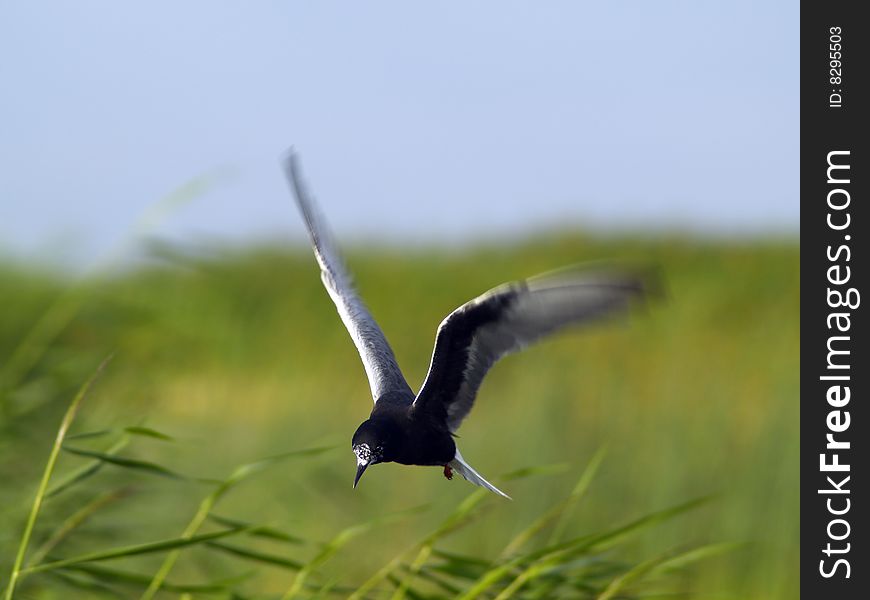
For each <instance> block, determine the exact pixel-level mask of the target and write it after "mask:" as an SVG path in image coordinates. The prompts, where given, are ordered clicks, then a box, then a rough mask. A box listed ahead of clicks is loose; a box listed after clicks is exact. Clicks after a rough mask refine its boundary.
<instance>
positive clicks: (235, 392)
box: [0, 235, 800, 598]
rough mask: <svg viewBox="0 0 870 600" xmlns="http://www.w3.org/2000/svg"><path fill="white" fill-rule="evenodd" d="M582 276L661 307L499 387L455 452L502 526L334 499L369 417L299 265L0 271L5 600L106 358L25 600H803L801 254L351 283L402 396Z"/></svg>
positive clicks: (174, 254)
mask: <svg viewBox="0 0 870 600" xmlns="http://www.w3.org/2000/svg"><path fill="white" fill-rule="evenodd" d="M599 258H607V259H628V260H635V261H638V260H640V261H643V262H646V263H651V264H654V265H657V266H658V267H660V268H661V270H662V272H663V274H664V276H665V280H666V297H665V299H663V300H662V301H659V302H658V303H656V304H655V305H652V306H650V307H649V308H648V309H647V310H642V311H638V312H636V313H635V314H634V315H633V316H632V317H631V318H630V319H628V320H627V321H625V322H618V323H614V324H610V325H606V326H602V327H595V328H593V329H588V330H584V331H578V332H577V333H573V334H567V335H562V336H559V337H557V338H556V339H553V340H550V341H547V342H545V343H543V344H541V345H539V346H537V347H535V348H533V349H530V350H528V351H527V352H524V353H522V354H520V355H516V356H512V357H508V358H507V359H505V360H504V361H503V362H502V363H499V364H498V365H497V366H496V367H495V368H494V369H493V371H492V372H491V374H490V375H489V377H488V378H487V380H486V382H485V383H484V386H483V388H482V390H481V394H480V397H479V401H478V403H477V406H476V407H475V410H474V412H473V413H472V415H471V417H470V418H469V419H468V420H467V421H466V423H465V425H464V426H463V429H462V431H461V432H460V434H461V436H462V437H461V438H460V440H459V442H460V445H461V447H462V450H463V454H464V455H465V456H466V457H467V458H468V459H469V460H470V461H471V463H472V464H473V465H475V467H476V468H478V469H479V470H480V471H481V472H482V473H483V474H484V475H485V476H493V477H494V478H495V479H498V480H499V482H500V483H502V484H503V485H500V487H502V488H503V489H505V490H506V491H507V492H508V493H510V494H511V495H512V496H513V497H514V501H513V502H506V501H502V500H500V499H498V498H495V497H490V496H487V495H482V494H479V493H477V492H476V491H475V490H474V488H472V487H471V486H469V485H468V484H467V483H466V482H464V481H461V480H454V481H452V482H447V481H445V480H444V479H443V477H441V476H440V473H439V472H438V471H437V470H436V469H424V468H406V467H401V466H398V465H384V466H379V467H376V468H374V469H372V470H371V472H369V473H367V474H366V479H365V480H364V481H363V482H362V484H361V485H360V487H359V488H358V489H357V490H352V489H351V485H350V484H351V481H352V477H353V466H354V463H353V457H352V454H351V453H350V450H349V439H350V435H351V433H352V432H353V430H354V428H355V427H356V425H357V424H358V423H359V422H360V421H361V420H362V419H363V418H365V416H366V414H367V412H368V410H369V409H370V402H371V401H370V398H369V396H368V385H367V383H366V381H365V375H364V372H363V370H362V367H361V365H360V364H359V359H358V357H357V355H356V352H355V349H354V348H353V346H352V344H351V343H350V340H349V338H348V337H347V334H346V332H345V331H344V330H343V328H342V326H341V323H340V321H339V320H338V318H337V315H336V314H335V310H334V308H333V307H332V305H331V303H330V302H329V300H328V297H327V296H326V294H325V292H324V291H323V290H322V288H321V287H320V282H319V279H318V277H317V272H316V267H315V266H314V262H313V259H312V258H311V257H310V256H309V254H308V251H307V250H304V249H299V251H295V252H287V251H283V250H278V249H270V248H261V249H253V250H247V251H212V252H210V253H207V254H203V253H199V254H197V253H193V252H182V251H166V250H165V249H164V252H163V254H162V255H161V256H160V257H159V258H158V259H156V260H155V261H153V264H152V265H151V266H147V267H143V268H140V269H138V270H136V271H133V272H129V273H124V274H120V275H114V276H112V277H104V278H102V279H100V278H97V277H91V278H90V279H89V280H88V281H86V282H84V283H74V282H72V281H69V280H67V279H65V278H64V277H62V276H60V275H57V274H53V273H50V272H40V271H36V270H34V269H32V268H23V267H21V266H17V267H16V266H11V265H7V266H5V267H3V266H0V287H2V289H3V294H2V295H0V382H2V386H0V428H2V431H0V478H2V481H4V483H5V482H10V485H3V486H0V587H4V586H5V585H6V584H7V574H8V573H11V572H12V571H13V562H15V556H16V551H17V549H18V548H19V547H20V545H21V542H22V531H24V526H25V523H26V522H27V515H28V513H29V511H30V510H31V507H33V506H34V504H33V502H34V497H35V496H36V491H35V490H36V489H37V486H38V484H39V479H40V476H41V474H42V473H44V472H46V470H45V467H46V460H47V458H48V456H49V453H50V451H51V447H52V441H53V440H54V439H55V437H56V433H57V429H58V424H59V423H61V421H62V419H63V414H64V412H65V411H66V410H67V408H68V407H69V403H70V400H71V399H72V398H73V397H74V396H75V394H76V390H77V389H79V387H80V386H81V384H82V382H83V381H85V380H87V379H88V377H89V376H90V374H91V373H92V372H93V370H94V368H95V366H96V365H97V364H98V363H99V362H100V361H101V360H102V358H103V357H104V356H106V355H107V354H109V353H110V352H114V353H115V358H114V359H113V361H112V363H111V365H110V366H109V367H108V368H107V369H106V370H105V371H104V373H103V374H102V376H101V379H100V381H99V382H98V383H97V385H96V386H95V389H93V390H92V391H91V393H90V396H89V397H88V398H87V399H86V401H85V403H84V406H83V407H82V409H81V411H80V413H79V416H78V418H77V421H76V423H75V424H74V425H73V428H72V429H71V430H70V433H69V434H68V436H67V439H66V441H65V442H64V445H63V448H64V451H61V452H60V455H59V457H58V460H57V465H56V466H55V467H54V474H53V476H52V477H51V480H50V481H47V483H46V485H47V487H44V488H43V489H42V493H41V494H40V497H42V504H43V506H42V509H41V510H40V512H39V518H38V519H37V520H36V521H35V526H34V527H33V530H32V535H31V536H30V538H31V539H30V540H29V547H30V551H29V552H28V553H27V554H26V555H24V557H23V559H22V560H23V563H22V565H21V567H22V569H23V570H22V571H21V573H22V575H21V576H20V579H19V582H18V585H17V589H18V590H20V593H21V597H46V598H51V597H70V594H74V593H78V595H80V596H81V597H90V595H96V594H111V593H116V594H119V595H120V596H121V597H139V596H140V595H142V594H145V597H151V594H153V595H154V597H162V596H161V594H162V595H163V596H166V597H171V596H173V595H174V596H178V595H180V594H185V593H190V594H193V595H194V596H196V597H199V595H200V594H204V593H209V594H212V595H214V596H216V597H227V595H228V594H229V591H228V590H234V593H237V594H238V595H239V596H238V597H275V598H280V597H314V596H316V595H317V594H319V593H322V594H323V595H328V596H331V597H344V596H347V595H349V594H350V593H351V592H352V591H353V590H355V589H358V588H359V586H363V593H364V594H365V595H362V594H361V595H360V596H359V597H407V598H412V597H428V596H431V595H439V594H440V595H441V596H443V597H454V596H461V595H463V594H465V595H466V597H475V594H479V595H478V596H476V597H482V598H495V597H498V596H499V594H501V597H507V596H508V595H510V594H512V593H514V592H516V594H517V595H519V596H522V597H541V598H546V597H558V596H559V595H560V594H564V593H567V592H566V590H571V593H572V594H574V595H575V596H576V597H596V596H601V597H604V598H619V597H626V596H632V597H634V596H644V597H648V596H651V595H654V594H659V593H665V592H679V593H683V594H684V595H685V594H688V595H689V597H704V598H709V597H718V598H745V597H753V598H791V597H794V596H796V595H797V593H798V581H797V578H796V577H795V576H794V573H796V572H797V566H798V545H799V531H798V514H799V503H798V500H797V494H796V490H797V488H798V482H799V473H798V466H799V463H798V445H799V437H798V424H799V417H798V402H799V388H798V368H799V359H798V356H799V329H798V324H797V323H798V312H799V307H800V298H799V249H798V246H797V244H796V242H792V241H788V240H783V241H770V242H764V243H762V242H757V241H746V242H739V243H738V242H709V243H701V242H698V241H695V240H691V239H684V238H678V237H671V238H631V237H625V238H618V239H596V238H588V237H583V236H575V235H570V236H559V237H555V238H552V239H549V240H546V241H543V240H532V241H528V242H525V243H521V244H517V245H513V246H491V247H483V248H473V249H469V250H468V251H467V252H461V253H460V252H451V253H446V252H443V251H438V250H428V249H427V250H423V249H418V250H414V251H408V252H404V251H403V252H398V251H390V250H385V249H367V250H360V251H357V252H350V253H349V265H350V267H351V269H352V270H353V271H354V272H355V274H356V279H357V283H358V287H359V288H360V290H361V292H362V294H363V295H364V297H365V298H366V300H367V302H368V304H369V306H370V308H371V309H372V312H373V313H374V314H375V316H376V317H377V318H378V319H379V321H380V322H381V324H382V327H383V328H384V330H385V332H386V334H387V336H388V337H389V338H390V340H391V342H392V344H393V347H394V350H395V352H396V355H397V357H398V359H399V362H400V363H401V365H402V366H403V368H404V369H405V371H406V374H407V376H408V379H409V382H410V383H411V385H412V386H414V387H416V386H418V385H419V383H420V382H421V381H422V379H423V376H424V375H425V370H426V368H427V366H428V360H429V353H430V352H431V344H432V341H433V339H434V333H435V328H436V327H437V325H438V323H439V322H440V320H441V319H442V318H443V317H444V316H445V315H446V314H447V312H449V311H450V310H452V309H453V308H455V307H456V306H458V305H459V304H461V303H462V302H464V301H465V300H467V299H469V298H470V297H472V296H473V295H475V294H477V293H479V292H482V291H484V290H485V289H487V288H489V287H491V286H493V285H495V284H498V283H501V282H502V281H506V280H509V279H514V278H519V277H523V276H528V275H532V274H535V273H538V272H541V271H546V270H549V269H552V268H554V267H558V266H562V265H565V264H571V263H576V262H578V261H583V260H593V259H599ZM46 314H48V315H51V314H59V315H62V316H63V319H62V320H61V321H62V322H60V326H57V327H55V326H52V327H50V328H47V329H45V331H46V332H47V333H45V332H43V333H41V334H39V335H38V336H37V339H35V342H33V341H32V342H28V341H27V340H28V339H30V340H34V327H37V328H39V327H40V325H38V324H39V323H40V322H44V320H45V319H46ZM41 327H43V328H45V325H42V326H41ZM37 332H39V330H38V329H37ZM28 343H32V344H33V346H32V347H27V344H28ZM16 356H17V357H25V358H27V360H23V359H21V358H18V359H16V360H15V361H14V364H13V367H14V369H6V370H4V366H5V365H8V363H9V361H8V359H9V358H10V357H16ZM336 373H338V374H340V376H336ZM87 432H92V433H93V434H94V435H82V434H83V433H87ZM324 446H338V448H337V449H335V450H333V451H330V452H325V453H313V454H312V455H311V456H306V457H304V459H303V458H301V457H299V459H296V458H293V459H292V460H279V459H277V458H272V459H266V461H265V462H261V461H262V460H263V457H280V456H283V455H285V454H286V453H288V452H294V451H297V450H300V449H305V448H321V447H324ZM602 447H607V452H606V456H604V458H603V459H602V458H601V457H602V456H603V455H602V454H599V453H598V452H599V450H600V449H601V448H602ZM287 458H292V457H287ZM554 464H558V465H560V467H559V468H555V467H554V468H549V469H544V470H543V472H540V471H538V470H534V469H532V470H531V471H528V472H526V473H525V474H526V475H527V476H526V477H519V478H514V479H510V478H508V477H501V478H500V477H499V474H508V473H510V472H512V471H516V470H517V469H521V468H526V467H533V466H535V465H554ZM237 465H248V467H244V468H241V470H237ZM253 465H259V466H257V467H254V466H253ZM240 472H241V473H243V474H244V476H239V475H238V474H239V473H240ZM584 474H585V475H584ZM234 477H236V479H234ZM227 482H232V483H231V484H227ZM237 484H238V485H237ZM222 485H230V487H231V488H232V489H231V490H230V488H223V489H224V491H223V492H219V490H221V489H222V488H221V486H222ZM226 492H231V493H226ZM711 494H712V495H713V496H714V498H713V499H712V500H711V501H709V502H707V503H705V504H704V505H703V506H699V507H697V508H693V509H692V510H689V508H688V507H687V506H686V503H687V502H690V501H691V500H692V499H694V498H699V497H706V496H709V495H711ZM218 501H219V502H218ZM420 507H426V508H425V510H419V508H420ZM673 507H685V508H686V510H681V511H679V515H672V514H671V513H670V512H668V511H670V510H671V509H673ZM457 511H458V512H457ZM463 511H466V512H463ZM665 517H675V518H672V519H671V518H665ZM633 524H639V525H633ZM445 528H446V529H445ZM623 530H625V531H626V534H625V535H621V534H620V532H622V531H623ZM629 534H631V535H629ZM211 535H214V536H220V537H216V538H209V537H203V536H211ZM433 536H434V537H433ZM608 536H611V537H608ZM602 537H603V538H604V539H603V541H602V540H601V538H602ZM596 539H598V540H599V541H597V542H596ZM191 540H194V542H191ZM611 542H612V543H611ZM173 544H179V545H173ZM143 548H144V549H146V550H148V549H151V550H149V551H146V552H140V551H141V550H142V549H143ZM131 549H136V552H135V553H131ZM726 550H727V551H726ZM113 552H115V553H116V554H114V555H113V554H111V553H113ZM117 552H120V554H117ZM106 553H109V554H110V556H112V558H110V559H106V558H100V559H99V560H93V559H88V560H86V561H81V560H79V559H81V558H82V557H88V556H91V557H93V556H94V555H96V556H97V557H100V556H103V557H105V555H106ZM34 558H36V559H38V560H36V561H34V562H30V561H33V560H34ZM52 563H54V564H55V565H57V564H60V565H66V566H61V567H48V565H51V564H52ZM40 565H41V566H40ZM27 569H30V571H28V570H27ZM149 587H150V590H151V591H148V590H149ZM158 588H159V590H161V591H157V590H158ZM366 590H367V591H366ZM560 590H561V591H560ZM581 594H585V595H581ZM536 595H537V596H536ZM16 597H18V594H16Z"/></svg>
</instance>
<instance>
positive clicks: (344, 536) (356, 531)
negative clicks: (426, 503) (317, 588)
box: [281, 507, 426, 600]
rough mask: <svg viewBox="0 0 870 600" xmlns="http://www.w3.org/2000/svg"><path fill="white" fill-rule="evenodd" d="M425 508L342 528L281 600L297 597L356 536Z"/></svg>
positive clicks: (295, 578)
mask: <svg viewBox="0 0 870 600" xmlns="http://www.w3.org/2000/svg"><path fill="white" fill-rule="evenodd" d="M425 509H426V507H416V508H411V509H409V510H405V511H402V512H398V513H394V514H392V515H386V516H383V517H377V518H374V519H371V520H369V521H365V522H363V523H360V524H358V525H353V526H351V527H348V528H346V529H343V530H341V531H340V532H339V533H338V535H336V536H335V537H334V538H332V539H331V540H330V541H329V542H327V543H326V544H324V546H323V548H322V549H321V550H320V552H318V553H317V554H316V555H315V556H314V557H313V558H312V559H311V560H310V561H308V562H307V563H306V564H305V565H304V566H303V567H302V569H300V570H299V572H298V573H296V577H294V578H293V582H292V583H291V584H290V587H289V588H288V589H287V591H286V592H285V593H284V595H283V596H281V600H290V599H291V598H295V597H296V596H297V595H298V594H299V593H300V592H301V591H302V589H303V587H304V586H305V585H306V584H307V579H308V577H309V576H310V575H311V574H312V573H313V572H314V571H315V570H316V569H318V568H319V567H321V566H322V565H323V564H324V563H326V562H327V561H328V560H329V559H330V558H332V557H333V556H335V554H336V553H337V552H338V551H339V550H341V549H342V548H343V547H344V546H345V545H347V543H348V542H350V541H351V540H353V539H354V538H356V537H358V536H360V535H361V534H363V533H365V532H367V531H369V530H371V529H372V528H374V527H376V526H378V525H385V524H387V523H393V522H395V521H398V520H400V519H402V518H405V517H407V516H409V515H412V514H417V513H420V512H421V511H423V510H425Z"/></svg>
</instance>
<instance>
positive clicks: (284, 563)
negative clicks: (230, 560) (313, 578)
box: [205, 542, 302, 571]
mask: <svg viewBox="0 0 870 600" xmlns="http://www.w3.org/2000/svg"><path fill="white" fill-rule="evenodd" d="M205 545H206V547H207V548H213V549H215V550H219V551H221V552H226V553H227V554H232V555H233V556H238V557H240V558H245V559H247V560H253V561H255V562H260V563H265V564H268V565H273V566H276V567H282V568H284V569H290V570H291V571H298V570H300V569H301V568H302V563H300V562H298V561H295V560H290V559H289V558H284V557H283V556H277V555H275V554H268V553H266V552H260V551H259V550H251V549H249V548H242V547H240V546H233V545H230V544H225V543H221V542H206V544H205Z"/></svg>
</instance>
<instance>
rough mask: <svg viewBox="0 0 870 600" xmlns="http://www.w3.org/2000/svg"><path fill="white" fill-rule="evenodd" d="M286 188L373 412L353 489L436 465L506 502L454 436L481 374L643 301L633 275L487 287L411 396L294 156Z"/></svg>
mask: <svg viewBox="0 0 870 600" xmlns="http://www.w3.org/2000/svg"><path fill="white" fill-rule="evenodd" d="M284 170H285V174H286V176H287V179H288V182H289V185H290V189H291V190H292V193H293V196H294V198H295V200H296V204H297V206H298V208H299V211H300V212H301V214H302V218H303V220H304V222H305V226H306V228H307V230H308V235H309V238H310V241H311V245H312V248H313V250H314V256H315V258H316V260H317V263H318V265H319V267H320V277H321V280H322V282H323V285H324V287H325V288H326V291H327V293H328V294H329V297H330V298H331V299H332V301H333V302H334V303H335V306H336V308H337V310H338V314H339V316H340V317H341V320H342V322H343V323H344V326H345V327H346V328H347V330H348V332H349V333H350V337H351V338H352V340H353V343H354V344H355V346H356V349H357V351H358V352H359V355H360V358H361V359H362V363H363V367H364V369H365V373H366V376H367V377H368V382H369V386H370V388H371V395H372V399H373V401H374V408H373V409H372V411H371V413H370V415H369V417H368V418H367V419H366V420H365V421H363V422H362V424H360V426H359V427H358V428H357V430H356V432H355V433H354V434H353V438H352V441H351V448H352V450H353V453H354V455H355V456H356V464H357V467H356V475H355V476H354V480H353V487H354V489H355V488H356V487H357V484H358V483H359V481H360V478H361V477H362V475H363V473H364V472H365V471H366V469H368V468H369V467H371V466H372V465H375V464H380V463H389V462H395V463H399V464H403V465H420V466H437V467H442V468H443V469H444V476H445V477H446V478H447V479H452V478H453V474H454V472H456V473H459V474H460V475H461V476H462V477H463V478H464V479H466V480H467V481H469V482H471V483H473V484H475V485H478V486H481V487H484V488H486V489H488V490H490V491H491V492H494V493H496V494H498V495H500V496H503V497H505V498H508V499H510V496H508V495H507V494H506V493H505V492H503V491H502V490H500V489H498V488H497V487H496V486H494V485H493V484H492V483H490V482H489V481H487V480H486V479H485V478H484V477H483V476H481V475H480V473H478V472H477V471H476V470H475V469H474V468H473V467H472V466H471V465H470V464H468V462H466V460H465V459H464V458H463V456H462V454H461V453H460V452H459V448H458V447H457V445H456V438H457V437H458V436H457V433H456V432H457V430H458V429H459V426H460V425H461V424H462V421H463V420H464V419H465V418H466V417H467V416H468V414H469V412H470V411H471V409H472V407H473V406H474V402H475V398H476V397H477V392H478V390H479V389H480V386H481V383H482V382H483V379H484V376H485V375H486V373H487V371H489V369H490V368H491V367H492V366H493V365H494V364H495V362H496V361H497V360H499V359H500V358H502V357H503V356H505V355H507V354H510V353H513V352H517V351H519V350H521V349H523V348H525V347H526V346H528V345H530V344H532V343H533V342H536V341H538V340H540V339H541V338H543V337H545V336H548V335H550V334H553V333H555V332H556V331H559V330H560V329H563V328H565V327H568V326H570V325H580V324H583V323H588V322H591V321H594V320H597V319H600V318H602V317H605V316H608V315H614V314H617V313H621V312H626V310H627V309H628V308H629V307H630V306H631V305H632V304H634V303H635V302H636V301H638V300H640V299H643V298H644V297H646V296H647V292H648V291H649V288H650V285H649V284H650V278H649V277H647V276H644V275H643V274H641V273H640V271H638V272H631V271H628V270H626V271H625V272H622V271H617V272H614V271H612V270H611V271H602V270H600V269H598V270H594V271H590V270H588V269H580V268H576V267H568V268H565V269H562V270H557V271H553V272H550V273H547V274H544V275H539V276H535V277H531V278H528V279H525V280H521V281H515V282H511V283H506V284H503V285H500V286H498V287H495V288H493V289H491V290H489V291H487V292H485V293H483V294H481V295H480V296H477V297H476V298H474V299H472V300H470V301H468V302H466V303H465V304H463V305H462V306H460V307H459V308H457V309H456V310H454V311H453V312H451V313H450V314H448V315H447V317H446V318H444V320H443V321H442V322H441V324H440V326H439V327H438V330H437V333H436V336H435V347H434V350H433V352H432V358H431V361H430V364H429V370H428V373H427V374H426V378H425V380H424V382H423V384H422V386H421V387H420V389H419V391H418V392H417V393H416V394H415V393H414V392H413V390H412V389H411V387H410V386H409V385H408V383H407V381H406V380H405V377H404V375H403V374H402V370H401V369H400V368H399V365H398V362H397V361H396V357H395V355H394V354H393V350H392V348H391V347H390V344H389V342H387V338H386V336H385V335H384V333H383V331H382V330H381V328H380V327H379V326H378V323H377V322H376V321H375V319H374V317H372V314H371V313H370V312H369V309H368V308H367V307H366V305H365V304H364V303H363V301H362V299H361V298H360V296H359V294H358V293H357V292H356V290H355V288H354V286H353V282H352V279H351V277H350V274H349V273H348V271H347V269H346V267H345V265H344V262H343V260H342V257H341V255H340V254H339V252H338V250H337V248H336V246H335V244H334V242H333V239H332V236H331V234H330V231H329V229H328V227H327V225H326V221H325V220H324V218H323V217H322V215H321V213H320V212H319V210H318V207H317V204H316V203H315V200H314V198H313V197H312V196H311V194H310V193H309V191H308V187H307V185H306V182H305V181H304V178H303V175H302V172H301V167H300V160H299V156H298V153H297V152H296V151H295V150H293V149H291V150H290V151H288V152H287V154H286V155H285V159H284Z"/></svg>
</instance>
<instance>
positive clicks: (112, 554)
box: [21, 529, 244, 575]
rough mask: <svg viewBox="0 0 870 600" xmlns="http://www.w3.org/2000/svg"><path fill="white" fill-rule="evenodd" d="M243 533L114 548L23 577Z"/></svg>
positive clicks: (47, 566)
mask: <svg viewBox="0 0 870 600" xmlns="http://www.w3.org/2000/svg"><path fill="white" fill-rule="evenodd" d="M242 532H244V529H224V530H223V531H215V532H212V533H203V534H201V535H195V536H193V537H189V538H173V539H171V540H161V541H159V542H147V543H145V544H136V545H133V546H123V547H121V548H113V549H111V550H102V551H100V552H90V553H88V554H83V555H81V556H74V557H72V558H65V559H63V560H56V561H53V562H48V563H42V564H39V565H34V566H32V567H27V568H26V569H23V570H22V571H21V573H22V575H23V574H28V575H29V574H33V573H43V572H45V571H54V570H57V569H64V568H67V567H71V566H73V565H79V564H81V563H89V562H100V561H104V560H114V559H118V558H127V557H129V556H139V555H142V554H154V553H163V552H166V551H169V550H175V549H176V548H184V547H186V546H193V545H196V544H201V543H203V542H208V541H212V540H217V539H220V538H225V537H227V536H232V535H238V534H239V533H242Z"/></svg>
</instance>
